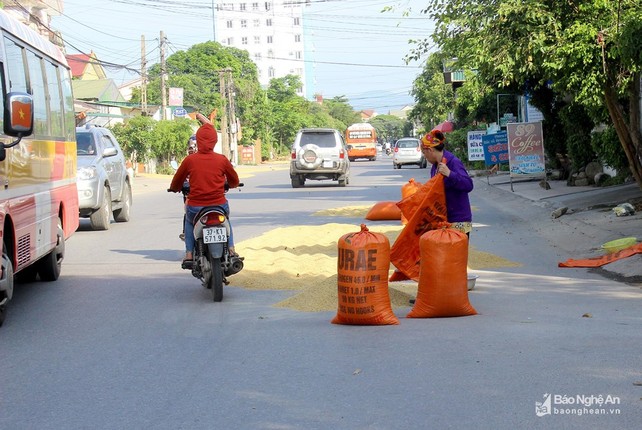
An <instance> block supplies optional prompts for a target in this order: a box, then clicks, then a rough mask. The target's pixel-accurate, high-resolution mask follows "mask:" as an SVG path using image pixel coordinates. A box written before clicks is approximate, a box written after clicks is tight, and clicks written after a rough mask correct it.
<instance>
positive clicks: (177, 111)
mask: <svg viewBox="0 0 642 430" xmlns="http://www.w3.org/2000/svg"><path fill="white" fill-rule="evenodd" d="M185 115H187V111H186V110H185V109H183V108H180V107H177V108H175V109H174V116H185Z"/></svg>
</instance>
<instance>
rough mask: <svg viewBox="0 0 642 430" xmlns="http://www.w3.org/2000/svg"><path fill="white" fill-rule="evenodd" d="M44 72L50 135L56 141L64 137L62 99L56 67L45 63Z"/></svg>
mask: <svg viewBox="0 0 642 430" xmlns="http://www.w3.org/2000/svg"><path fill="white" fill-rule="evenodd" d="M45 70H46V72H47V89H48V91H47V92H48V94H49V118H50V121H49V122H50V125H51V135H52V136H53V137H55V138H57V139H61V138H63V137H64V135H65V134H64V133H63V124H64V119H65V118H64V116H63V108H62V97H61V94H60V79H59V78H58V67H56V66H54V65H53V64H51V63H50V62H49V61H45Z"/></svg>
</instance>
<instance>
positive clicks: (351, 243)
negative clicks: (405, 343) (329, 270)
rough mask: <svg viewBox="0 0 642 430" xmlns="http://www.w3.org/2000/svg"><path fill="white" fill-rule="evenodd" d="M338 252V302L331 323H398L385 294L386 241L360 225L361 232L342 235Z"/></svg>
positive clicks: (387, 242)
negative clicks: (335, 313)
mask: <svg viewBox="0 0 642 430" xmlns="http://www.w3.org/2000/svg"><path fill="white" fill-rule="evenodd" d="M338 251H339V255H338V261H337V274H338V275H337V293H338V299H339V303H338V309H337V315H336V316H335V317H334V318H333V319H332V324H353V325H386V324H399V319H398V318H397V317H396V315H395V314H394V313H393V312H392V306H391V304H390V295H389V293H388V269H389V267H390V242H389V241H388V238H387V237H386V236H385V235H383V234H381V233H373V232H370V231H369V230H368V228H367V227H366V225H365V224H361V231H359V232H357V233H348V234H345V235H343V236H341V238H340V239H339V242H338Z"/></svg>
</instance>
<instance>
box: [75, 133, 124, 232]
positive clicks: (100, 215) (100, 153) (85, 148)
mask: <svg viewBox="0 0 642 430" xmlns="http://www.w3.org/2000/svg"><path fill="white" fill-rule="evenodd" d="M76 151H77V155H78V172H77V174H76V177H77V186H78V204H79V207H80V217H81V218H89V220H90V223H91V228H92V229H94V230H107V229H109V222H110V219H111V216H112V214H113V216H114V220H115V221H116V222H127V221H129V215H130V211H131V205H132V188H131V178H130V177H129V173H128V172H127V168H126V165H125V156H124V154H123V151H122V150H121V148H120V145H119V144H118V141H117V140H116V138H115V137H114V135H113V134H112V133H111V132H110V131H109V130H107V129H106V128H103V127H97V126H92V125H87V126H85V127H77V128H76Z"/></svg>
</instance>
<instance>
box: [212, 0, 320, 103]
mask: <svg viewBox="0 0 642 430" xmlns="http://www.w3.org/2000/svg"><path fill="white" fill-rule="evenodd" d="M309 4H310V0H263V1H258V0H217V1H216V4H215V9H214V34H215V40H216V41H217V42H219V43H220V44H222V45H223V46H230V47H234V48H238V49H243V50H246V51H248V53H249V55H250V58H251V59H252V60H253V61H254V63H256V65H257V67H258V71H259V82H260V83H261V85H263V86H267V85H268V84H269V82H270V79H272V78H280V77H283V76H285V75H289V74H291V75H297V76H299V77H300V78H301V83H302V86H301V88H299V90H298V91H297V93H298V94H299V95H301V96H307V94H306V91H307V90H308V88H306V85H308V84H306V49H305V44H304V39H305V38H304V25H303V24H304V23H303V14H304V9H305V8H306V7H307V6H309Z"/></svg>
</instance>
